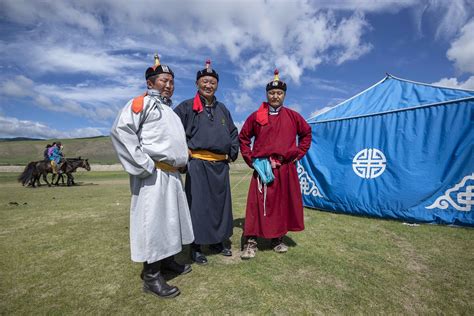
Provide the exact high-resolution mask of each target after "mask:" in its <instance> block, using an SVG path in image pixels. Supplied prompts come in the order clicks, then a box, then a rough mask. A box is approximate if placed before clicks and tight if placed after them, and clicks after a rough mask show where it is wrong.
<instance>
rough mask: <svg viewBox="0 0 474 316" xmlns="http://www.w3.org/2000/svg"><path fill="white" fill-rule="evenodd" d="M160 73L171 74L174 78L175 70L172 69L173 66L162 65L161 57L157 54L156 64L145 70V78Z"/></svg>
mask: <svg viewBox="0 0 474 316" xmlns="http://www.w3.org/2000/svg"><path fill="white" fill-rule="evenodd" d="M159 74H170V75H171V76H173V78H174V72H173V70H171V68H170V67H168V66H166V65H162V64H161V63H160V57H158V54H155V64H154V65H153V66H151V67H148V69H147V70H146V72H145V79H147V80H148V78H150V77H153V76H156V75H159Z"/></svg>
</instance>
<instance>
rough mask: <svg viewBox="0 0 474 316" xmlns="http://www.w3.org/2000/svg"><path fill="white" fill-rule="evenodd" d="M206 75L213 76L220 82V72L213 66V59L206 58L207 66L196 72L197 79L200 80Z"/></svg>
mask: <svg viewBox="0 0 474 316" xmlns="http://www.w3.org/2000/svg"><path fill="white" fill-rule="evenodd" d="M205 76H211V77H214V78H216V79H217V82H219V74H218V73H217V72H216V71H215V70H214V69H212V68H211V60H210V59H208V60H206V68H204V69H202V70H199V71H198V72H197V74H196V81H198V80H199V78H201V77H205Z"/></svg>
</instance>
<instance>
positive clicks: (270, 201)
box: [239, 105, 311, 238]
mask: <svg viewBox="0 0 474 316" xmlns="http://www.w3.org/2000/svg"><path fill="white" fill-rule="evenodd" d="M263 108H264V107H263V105H262V107H261V109H260V110H259V111H256V112H254V113H252V114H251V115H250V116H249V117H248V118H247V120H246V121H245V123H244V126H243V127H242V130H241V132H240V135H239V139H240V151H241V154H242V156H243V157H244V160H245V162H246V163H247V164H248V165H249V166H250V167H252V158H262V157H270V156H273V157H278V158H279V159H280V160H282V165H281V166H280V167H278V168H275V169H273V174H274V176H275V180H274V181H273V182H272V183H270V184H268V186H267V196H266V216H264V207H263V199H264V195H263V189H262V192H260V191H259V189H258V181H257V177H258V174H257V172H256V171H254V173H253V176H252V180H251V182H250V188H249V193H248V198H247V210H246V215H245V226H244V235H245V236H257V237H264V238H277V237H281V236H284V235H285V234H286V233H287V232H288V231H301V230H303V229H304V221H303V201H302V197H301V190H300V184H299V181H298V173H297V171H296V164H295V162H294V160H295V159H296V160H299V159H301V158H302V157H303V156H304V155H305V154H306V152H307V151H308V149H309V147H310V145H311V128H310V126H309V125H308V123H306V121H305V120H304V119H303V117H302V116H301V115H299V114H298V113H297V112H295V111H293V110H290V109H288V108H285V107H282V108H281V109H280V112H279V114H278V115H268V114H266V113H268V109H267V108H266V112H264V113H263V114H266V115H268V121H267V122H266V123H265V122H263V123H262V109H263ZM266 115H264V120H263V121H265V120H266V118H265V116H266ZM257 117H258V120H257ZM259 122H260V123H259ZM262 124H263V125H262ZM297 136H298V143H297ZM253 137H255V139H254V143H253V148H251V147H250V144H251V142H252V138H253Z"/></svg>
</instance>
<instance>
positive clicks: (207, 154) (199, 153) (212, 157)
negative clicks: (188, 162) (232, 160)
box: [189, 149, 227, 161]
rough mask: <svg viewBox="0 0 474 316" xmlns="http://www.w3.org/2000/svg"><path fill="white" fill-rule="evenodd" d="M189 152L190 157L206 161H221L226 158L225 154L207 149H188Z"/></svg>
mask: <svg viewBox="0 0 474 316" xmlns="http://www.w3.org/2000/svg"><path fill="white" fill-rule="evenodd" d="M189 151H190V152H191V157H193V158H195V159H201V160H206V161H223V160H227V155H223V154H216V153H213V152H212V151H208V150H191V149H190V150H189Z"/></svg>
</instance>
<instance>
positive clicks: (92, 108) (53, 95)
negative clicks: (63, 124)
mask: <svg viewBox="0 0 474 316" xmlns="http://www.w3.org/2000/svg"><path fill="white" fill-rule="evenodd" d="M138 91H140V83H139V82H138V81H134V80H130V81H128V85H127V86H125V87H124V86H117V85H115V84H113V83H112V84H110V85H106V84H104V85H103V86H101V87H96V86H84V85H80V86H75V85H52V84H37V83H35V82H34V81H33V80H31V79H29V78H27V77H25V76H23V75H20V76H16V77H14V78H12V79H8V80H6V81H3V82H1V83H0V94H1V95H4V96H9V97H16V98H20V99H22V98H29V99H31V101H32V104H33V105H36V106H38V107H39V108H42V109H45V110H48V111H53V112H61V113H68V114H71V115H74V116H80V117H84V118H88V119H90V120H93V121H102V120H107V119H112V118H113V117H115V115H117V110H118V108H120V107H121V106H123V105H124V104H123V102H124V101H123V100H127V99H129V98H130V96H133V95H136V94H138Z"/></svg>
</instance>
